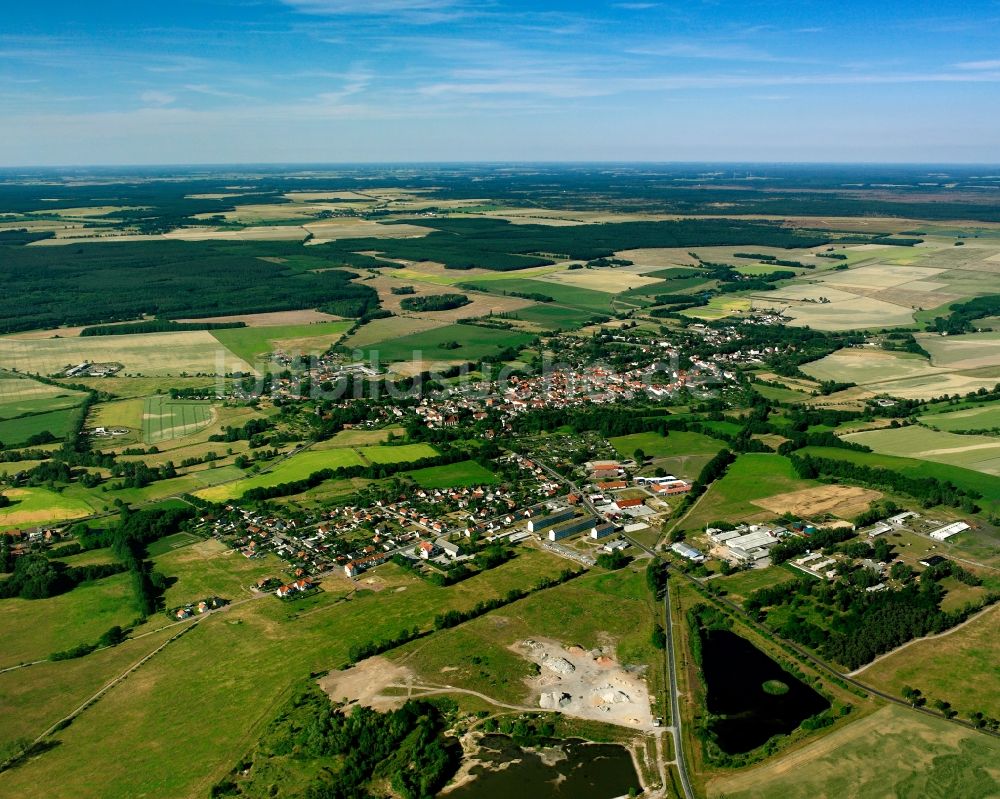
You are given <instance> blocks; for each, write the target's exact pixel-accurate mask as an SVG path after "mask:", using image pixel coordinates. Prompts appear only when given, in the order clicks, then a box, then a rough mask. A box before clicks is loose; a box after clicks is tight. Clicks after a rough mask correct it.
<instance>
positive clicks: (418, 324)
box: [344, 316, 449, 348]
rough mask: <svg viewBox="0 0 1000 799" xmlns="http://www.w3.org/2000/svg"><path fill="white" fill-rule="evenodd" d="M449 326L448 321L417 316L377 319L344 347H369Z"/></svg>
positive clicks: (356, 334)
mask: <svg viewBox="0 0 1000 799" xmlns="http://www.w3.org/2000/svg"><path fill="white" fill-rule="evenodd" d="M447 324H449V323H448V321H447V320H446V319H441V320H434V319H426V318H418V317H415V316H394V317H391V318H388V319H375V320H374V321H372V322H369V323H368V324H367V325H364V326H363V327H361V329H360V330H358V332H357V333H355V334H354V335H353V336H351V337H350V338H348V339H347V340H346V341H344V346H345V347H347V348H351V347H359V348H360V347H367V346H369V345H371V344H378V343H379V342H380V341H386V340H388V339H392V338H402V337H403V336H408V335H410V334H411V333H422V332H423V331H425V330H433V329H434V328H435V327H443V326H444V325H447Z"/></svg>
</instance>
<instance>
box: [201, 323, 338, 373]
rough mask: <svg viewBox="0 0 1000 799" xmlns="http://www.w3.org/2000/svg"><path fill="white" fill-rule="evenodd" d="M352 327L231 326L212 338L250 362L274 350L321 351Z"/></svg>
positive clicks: (318, 324)
mask: <svg viewBox="0 0 1000 799" xmlns="http://www.w3.org/2000/svg"><path fill="white" fill-rule="evenodd" d="M352 324H353V323H352V322H347V321H337V322H319V323H316V324H308V325H277V326H274V327H234V328H224V329H222V330H213V331H212V335H213V336H215V338H216V339H218V341H219V342H220V343H221V344H222V346H224V347H225V348H226V349H228V350H229V351H230V352H232V353H234V354H236V355H237V356H239V357H240V358H242V359H243V360H244V361H247V362H248V363H253V362H254V360H256V359H257V357H258V356H266V355H268V354H269V353H271V352H272V351H275V350H284V351H286V352H289V353H290V354H298V353H299V352H324V351H325V350H326V349H327V348H328V347H329V346H330V345H331V344H334V343H336V342H337V341H338V340H339V339H340V337H341V336H342V335H343V334H344V333H345V332H346V331H347V330H348V329H350V327H351V325H352Z"/></svg>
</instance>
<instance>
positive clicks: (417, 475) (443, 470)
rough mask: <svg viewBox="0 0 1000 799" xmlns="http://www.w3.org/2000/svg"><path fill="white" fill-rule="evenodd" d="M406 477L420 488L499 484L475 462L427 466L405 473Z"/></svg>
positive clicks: (489, 472) (493, 476) (495, 477)
mask: <svg viewBox="0 0 1000 799" xmlns="http://www.w3.org/2000/svg"><path fill="white" fill-rule="evenodd" d="M406 476H407V477H409V478H410V479H411V480H413V481H414V482H415V483H416V484H417V485H418V486H420V487H421V488H458V487H461V486H477V485H494V484H495V483H498V482H500V481H499V480H498V479H497V476H496V475H495V474H493V472H491V471H490V470H489V469H486V468H484V467H482V466H480V465H479V464H478V463H476V462H475V461H461V462H459V463H449V464H446V465H445V466H428V467H427V468H425V469H415V470H414V471H412V472H406Z"/></svg>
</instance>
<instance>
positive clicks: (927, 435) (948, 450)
mask: <svg viewBox="0 0 1000 799" xmlns="http://www.w3.org/2000/svg"><path fill="white" fill-rule="evenodd" d="M842 438H843V439H844V440H845V441H852V442H854V443H856V444H863V445H864V446H866V447H871V448H872V449H873V450H875V452H879V453H883V454H886V455H898V456H900V457H904V458H916V459H918V460H925V461H935V462H937V463H947V464H950V465H952V466H961V467H963V468H965V469H972V470H973V471H977V472H983V473H985V474H990V475H994V476H1000V438H997V437H996V436H979V435H958V434H957V433H947V432H943V431H940V430H930V429H928V428H926V427H923V426H921V425H909V426H907V427H898V428H886V429H882V430H870V431H868V432H866V433H852V434H850V435H845V436H842Z"/></svg>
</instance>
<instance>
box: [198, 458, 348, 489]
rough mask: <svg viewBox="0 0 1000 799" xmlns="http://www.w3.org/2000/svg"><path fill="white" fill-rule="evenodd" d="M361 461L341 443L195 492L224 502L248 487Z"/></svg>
mask: <svg viewBox="0 0 1000 799" xmlns="http://www.w3.org/2000/svg"><path fill="white" fill-rule="evenodd" d="M363 465H364V462H363V461H362V460H361V457H360V456H359V455H358V453H357V452H355V451H354V450H353V449H349V448H347V447H342V448H339V449H328V450H312V449H308V450H306V451H305V452H300V453H298V454H296V455H292V456H291V457H290V458H287V459H285V460H283V461H281V462H280V463H279V464H278V465H277V466H276V467H275V468H274V469H273V470H271V471H269V472H265V473H263V474H258V475H256V476H253V477H245V478H243V479H241V480H237V481H235V482H233V483H226V484H225V485H220V486H215V487H213V488H206V489H204V490H202V491H198V492H197V493H198V496H199V497H202V498H204V499H207V500H210V501H212V502H223V501H225V500H227V499H235V498H236V497H239V496H242V495H243V493H244V492H246V491H249V490H250V489H251V488H267V487H270V486H276V485H280V484H282V483H291V482H294V481H296V480H303V479H305V478H306V477H308V476H309V475H311V474H312V473H313V472H318V471H320V470H322V469H339V468H341V467H342V466H363Z"/></svg>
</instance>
